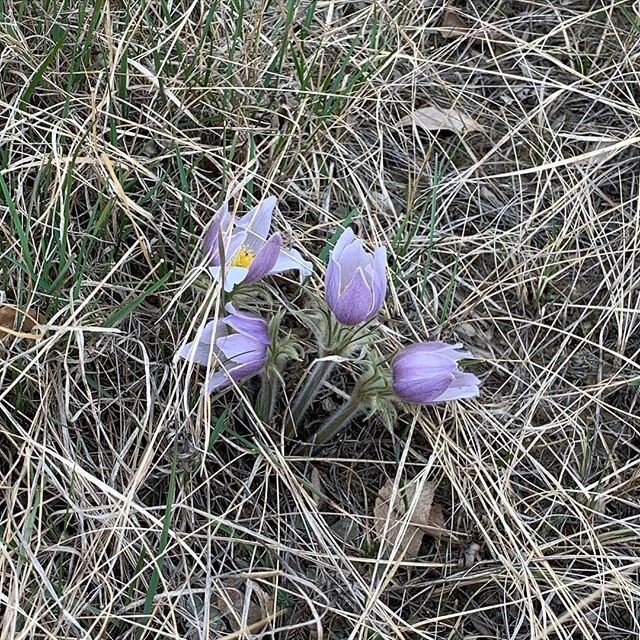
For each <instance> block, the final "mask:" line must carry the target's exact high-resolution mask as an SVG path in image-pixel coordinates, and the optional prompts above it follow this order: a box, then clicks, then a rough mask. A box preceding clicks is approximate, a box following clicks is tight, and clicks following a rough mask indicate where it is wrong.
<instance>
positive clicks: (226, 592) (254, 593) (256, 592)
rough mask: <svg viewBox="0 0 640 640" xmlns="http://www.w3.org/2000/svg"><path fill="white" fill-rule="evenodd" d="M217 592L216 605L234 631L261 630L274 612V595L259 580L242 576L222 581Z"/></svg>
mask: <svg viewBox="0 0 640 640" xmlns="http://www.w3.org/2000/svg"><path fill="white" fill-rule="evenodd" d="M221 583H222V584H221V590H220V591H218V592H216V606H217V608H218V609H219V610H220V612H221V613H222V615H224V617H225V618H226V619H227V621H228V622H229V625H230V626H231V627H232V629H234V631H240V630H241V629H243V630H246V629H247V628H250V629H251V631H254V632H258V631H260V630H261V629H262V628H263V627H264V626H265V625H266V624H267V622H268V621H269V620H270V618H271V615H272V614H273V604H274V600H273V597H272V596H271V595H270V594H268V593H267V592H266V591H265V590H264V589H263V588H262V587H261V586H260V585H259V584H258V583H257V582H255V581H253V580H249V579H248V578H243V577H240V576H230V577H228V578H223V579H222V581H221Z"/></svg>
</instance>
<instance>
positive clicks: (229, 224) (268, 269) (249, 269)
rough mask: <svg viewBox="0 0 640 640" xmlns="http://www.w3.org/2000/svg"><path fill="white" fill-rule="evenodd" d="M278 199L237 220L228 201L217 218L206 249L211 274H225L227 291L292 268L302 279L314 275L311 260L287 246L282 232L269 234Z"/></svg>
mask: <svg viewBox="0 0 640 640" xmlns="http://www.w3.org/2000/svg"><path fill="white" fill-rule="evenodd" d="M276 202H277V201H276V198H275V197H273V196H270V197H269V198H266V199H265V200H263V201H262V202H260V203H259V204H258V205H256V206H255V207H253V209H251V210H250V211H249V212H248V213H246V214H245V215H244V216H242V217H240V218H237V219H236V220H235V222H234V221H232V217H231V213H230V212H229V207H228V204H227V203H225V204H224V205H223V206H222V208H221V209H220V210H219V211H218V212H217V213H216V215H215V216H214V217H213V220H212V221H211V224H210V225H209V228H208V229H207V232H206V234H205V236H204V242H203V250H204V254H205V258H206V260H207V262H208V264H209V271H210V272H211V275H213V277H214V278H221V276H222V273H224V290H225V291H232V290H233V288H234V287H235V286H236V285H237V284H240V283H241V282H252V281H254V280H258V279H259V278H263V277H264V276H267V275H270V274H272V273H281V272H283V271H289V270H291V269H297V270H298V271H299V273H300V277H301V278H302V277H304V276H308V275H311V270H312V265H311V263H310V262H308V261H306V260H303V258H302V256H301V255H300V253H299V252H298V251H296V250H295V249H289V250H285V249H283V248H282V237H281V236H280V234H279V233H274V234H273V235H271V236H269V230H270V229H271V218H272V215H273V210H274V209H275V207H276ZM221 249H222V252H221Z"/></svg>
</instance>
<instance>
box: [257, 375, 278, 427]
mask: <svg viewBox="0 0 640 640" xmlns="http://www.w3.org/2000/svg"><path fill="white" fill-rule="evenodd" d="M279 388H280V379H279V378H278V377H277V375H274V374H273V373H270V372H268V371H265V372H264V373H263V374H262V388H261V390H260V412H259V413H260V419H261V420H262V421H263V422H266V423H269V422H271V419H272V418H273V414H274V412H275V408H276V402H277V399H278V391H279Z"/></svg>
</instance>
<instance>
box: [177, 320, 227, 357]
mask: <svg viewBox="0 0 640 640" xmlns="http://www.w3.org/2000/svg"><path fill="white" fill-rule="evenodd" d="M225 333H226V327H225V326H224V325H223V324H221V322H220V321H219V320H218V322H215V321H213V320H212V321H211V322H207V324H205V325H204V327H203V328H202V333H201V334H200V335H199V336H196V339H195V340H193V341H192V342H187V344H185V345H183V346H182V347H181V348H180V349H179V350H178V352H177V353H176V358H184V359H185V360H189V362H195V363H197V364H199V365H202V366H203V367H206V366H207V365H208V364H209V360H210V359H211V356H212V355H213V354H215V353H216V348H215V347H213V348H212V346H211V343H212V341H214V340H215V338H218V337H222V336H224V335H225ZM214 334H215V335H214Z"/></svg>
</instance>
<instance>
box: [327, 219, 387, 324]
mask: <svg viewBox="0 0 640 640" xmlns="http://www.w3.org/2000/svg"><path fill="white" fill-rule="evenodd" d="M386 269H387V252H386V249H385V248H384V247H378V248H377V249H376V250H375V251H374V252H373V254H371V253H368V252H367V251H365V249H364V247H363V243H362V240H360V239H359V238H356V237H355V234H354V233H353V230H352V229H351V228H350V227H349V228H348V229H346V230H345V231H344V233H343V234H342V235H341V236H340V238H339V239H338V242H336V245H335V247H334V248H333V251H332V252H331V255H330V256H329V264H328V265H327V275H326V280H325V298H326V301H327V304H328V305H329V307H330V309H331V311H333V314H334V315H335V317H336V318H337V319H338V320H339V321H340V322H341V323H342V324H346V325H356V324H360V323H361V322H365V321H366V320H369V319H371V318H373V316H375V315H376V313H378V310H379V309H380V307H381V306H382V303H383V302H384V296H385V294H386V291H387V273H386Z"/></svg>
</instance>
